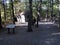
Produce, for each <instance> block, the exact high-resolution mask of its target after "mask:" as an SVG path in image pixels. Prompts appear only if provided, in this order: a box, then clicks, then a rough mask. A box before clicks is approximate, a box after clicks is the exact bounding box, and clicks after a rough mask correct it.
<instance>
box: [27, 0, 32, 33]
mask: <svg viewBox="0 0 60 45" xmlns="http://www.w3.org/2000/svg"><path fill="white" fill-rule="evenodd" d="M29 9H30V10H29V11H30V13H29V20H28V30H27V31H28V32H32V0H29Z"/></svg>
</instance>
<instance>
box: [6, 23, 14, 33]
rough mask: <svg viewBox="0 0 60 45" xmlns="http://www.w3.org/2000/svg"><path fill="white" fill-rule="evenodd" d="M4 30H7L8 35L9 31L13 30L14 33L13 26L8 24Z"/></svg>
mask: <svg viewBox="0 0 60 45" xmlns="http://www.w3.org/2000/svg"><path fill="white" fill-rule="evenodd" d="M6 28H7V30H8V33H10V29H13V33H15V30H14V29H15V24H8V25H6Z"/></svg>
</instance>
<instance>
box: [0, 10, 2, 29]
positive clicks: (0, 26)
mask: <svg viewBox="0 0 60 45" xmlns="http://www.w3.org/2000/svg"><path fill="white" fill-rule="evenodd" d="M1 22H2V20H1V9H0V29H1V28H2V25H1Z"/></svg>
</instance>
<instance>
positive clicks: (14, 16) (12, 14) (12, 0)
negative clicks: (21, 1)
mask: <svg viewBox="0 0 60 45" xmlns="http://www.w3.org/2000/svg"><path fill="white" fill-rule="evenodd" d="M11 8H12V16H13V23H14V24H15V21H14V18H15V16H14V6H13V0H11Z"/></svg>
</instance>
